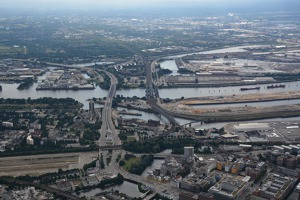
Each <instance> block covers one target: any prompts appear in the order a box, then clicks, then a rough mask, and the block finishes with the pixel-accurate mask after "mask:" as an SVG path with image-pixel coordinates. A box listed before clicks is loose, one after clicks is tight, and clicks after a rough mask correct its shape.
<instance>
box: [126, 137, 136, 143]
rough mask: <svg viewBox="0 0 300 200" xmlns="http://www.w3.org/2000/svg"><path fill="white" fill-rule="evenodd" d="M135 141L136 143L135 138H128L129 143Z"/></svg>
mask: <svg viewBox="0 0 300 200" xmlns="http://www.w3.org/2000/svg"><path fill="white" fill-rule="evenodd" d="M133 141H135V137H134V136H127V142H133Z"/></svg>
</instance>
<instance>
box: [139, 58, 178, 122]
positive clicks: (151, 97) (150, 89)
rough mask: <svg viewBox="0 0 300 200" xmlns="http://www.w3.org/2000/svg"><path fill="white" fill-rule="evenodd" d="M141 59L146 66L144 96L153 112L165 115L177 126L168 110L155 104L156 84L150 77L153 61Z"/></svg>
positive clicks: (157, 96) (157, 95) (157, 93)
mask: <svg viewBox="0 0 300 200" xmlns="http://www.w3.org/2000/svg"><path fill="white" fill-rule="evenodd" d="M142 59H143V61H144V64H145V67H146V97H147V102H148V104H149V105H150V106H151V108H152V109H153V110H154V111H155V112H157V113H159V114H161V115H163V116H165V117H166V118H167V119H168V120H169V122H170V123H171V124H172V125H173V126H178V125H179V123H178V122H177V121H176V120H175V119H174V117H173V116H172V115H171V114H170V113H169V112H168V111H166V110H165V109H163V108H162V107H160V106H159V105H158V104H157V101H158V100H159V92H158V88H157V85H155V84H154V83H153V77H152V65H153V63H151V62H150V61H149V60H147V59H145V58H143V57H142Z"/></svg>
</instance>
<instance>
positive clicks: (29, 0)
mask: <svg viewBox="0 0 300 200" xmlns="http://www.w3.org/2000/svg"><path fill="white" fill-rule="evenodd" d="M299 4H300V1H299V0H0V5H1V6H0V8H4V7H11V8H14V7H18V8H21V7H24V8H26V7H32V8H53V7H55V8H68V7H69V8H79V9H80V8H98V7H99V8H101V7H102V8H103V7H110V8H126V7H160V6H170V7H174V6H195V5H196V6H199V7H210V8H213V7H226V8H231V7H234V8H236V7H249V9H256V8H260V7H261V6H264V7H265V8H266V9H268V8H269V9H270V8H275V7H276V8H277V9H280V8H282V9H283V10H284V9H285V8H287V7H291V8H298V5H299Z"/></svg>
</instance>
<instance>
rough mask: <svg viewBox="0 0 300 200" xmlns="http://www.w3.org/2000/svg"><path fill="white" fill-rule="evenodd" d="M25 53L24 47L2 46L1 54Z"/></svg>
mask: <svg viewBox="0 0 300 200" xmlns="http://www.w3.org/2000/svg"><path fill="white" fill-rule="evenodd" d="M11 53H13V54H15V53H24V49H23V47H10V46H0V54H11Z"/></svg>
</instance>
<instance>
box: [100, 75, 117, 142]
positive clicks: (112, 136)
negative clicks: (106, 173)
mask: <svg viewBox="0 0 300 200" xmlns="http://www.w3.org/2000/svg"><path fill="white" fill-rule="evenodd" d="M102 72H104V73H106V74H107V75H108V76H109V78H110V82H111V85H110V88H109V91H108V94H107V97H106V101H105V104H104V107H103V110H102V126H101V129H100V133H101V136H100V140H99V145H100V146H107V145H109V146H111V145H121V144H122V142H121V140H120V138H119V136H118V132H117V130H116V128H115V125H114V123H113V121H112V116H111V113H112V108H111V106H112V100H113V98H114V96H115V94H116V88H117V83H118V81H117V78H116V77H115V76H114V75H113V74H112V73H109V72H107V71H102Z"/></svg>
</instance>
